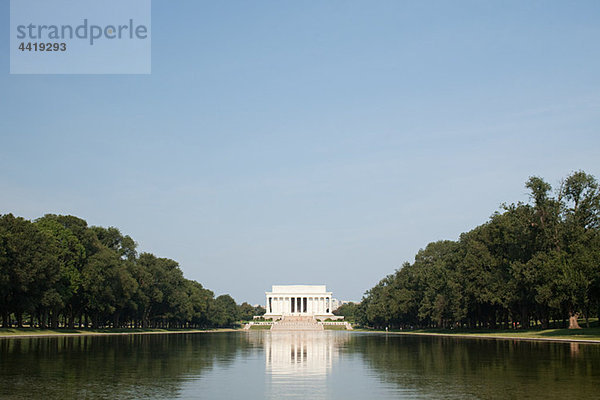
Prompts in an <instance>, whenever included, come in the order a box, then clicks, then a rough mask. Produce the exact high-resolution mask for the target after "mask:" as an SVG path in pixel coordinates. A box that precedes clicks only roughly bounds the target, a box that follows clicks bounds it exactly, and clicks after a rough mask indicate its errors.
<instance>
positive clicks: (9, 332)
mask: <svg viewBox="0 0 600 400" xmlns="http://www.w3.org/2000/svg"><path fill="white" fill-rule="evenodd" d="M236 330H237V329H224V328H220V329H205V330H201V329H142V328H139V329H37V328H0V338H3V337H4V338H11V337H46V336H78V335H79V336H83V335H144V334H165V333H207V332H233V331H236Z"/></svg>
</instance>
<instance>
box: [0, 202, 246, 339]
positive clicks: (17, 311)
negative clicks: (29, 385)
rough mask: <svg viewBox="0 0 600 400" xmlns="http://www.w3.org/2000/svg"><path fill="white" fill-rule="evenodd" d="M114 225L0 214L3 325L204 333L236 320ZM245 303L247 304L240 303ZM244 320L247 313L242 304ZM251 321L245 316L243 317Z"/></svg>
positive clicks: (222, 300) (230, 304)
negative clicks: (195, 330) (139, 250)
mask: <svg viewBox="0 0 600 400" xmlns="http://www.w3.org/2000/svg"><path fill="white" fill-rule="evenodd" d="M136 247H137V244H136V243H135V241H134V240H133V239H132V238H131V237H129V236H126V235H125V236H124V235H122V234H121V232H120V231H119V230H118V229H117V228H114V227H109V228H102V227H88V225H87V223H86V222H85V221H84V220H82V219H80V218H77V217H73V216H64V215H53V214H47V215H45V216H44V217H42V218H39V219H38V220H36V221H35V222H30V221H27V220H25V219H23V218H17V217H14V216H13V215H11V214H7V215H0V315H1V317H2V324H3V326H4V327H8V326H12V325H15V323H16V325H17V326H22V325H23V322H24V317H29V318H28V321H26V322H29V325H31V326H36V325H37V326H39V327H42V328H44V327H47V326H51V327H53V328H56V327H59V326H64V327H69V328H73V327H75V325H76V324H77V325H78V326H79V327H84V326H85V327H88V326H90V325H91V326H92V327H94V328H103V327H113V328H122V327H144V328H152V327H158V328H205V327H215V326H232V325H233V324H234V322H235V321H236V320H237V318H238V316H239V315H240V311H239V310H238V306H237V305H236V304H235V301H234V300H233V299H232V298H231V297H230V296H228V295H224V296H219V297H218V298H216V299H215V298H214V294H213V292H211V291H210V290H207V289H204V288H203V287H202V285H201V284H199V283H198V282H195V281H191V280H188V279H185V278H184V276H183V272H182V271H181V269H180V268H179V264H178V263H177V262H176V261H173V260H170V259H167V258H158V257H156V256H154V255H152V254H149V253H142V254H141V255H139V256H138V254H137V251H136ZM244 304H246V305H247V303H244ZM240 308H241V309H243V310H245V312H246V314H245V315H246V316H247V315H250V314H253V313H254V311H257V310H255V309H254V307H252V306H250V308H251V309H252V312H250V311H249V310H247V307H245V306H244V305H242V306H240ZM250 318H252V315H250Z"/></svg>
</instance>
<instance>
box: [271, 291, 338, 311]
mask: <svg viewBox="0 0 600 400" xmlns="http://www.w3.org/2000/svg"><path fill="white" fill-rule="evenodd" d="M265 295H266V307H265V308H266V310H267V313H266V314H265V315H264V317H265V318H275V319H276V318H281V317H284V316H286V315H295V316H313V317H315V318H318V319H323V318H331V317H332V316H333V314H332V313H331V311H332V305H333V302H332V295H331V292H328V291H327V287H326V285H273V287H272V289H271V291H270V292H265Z"/></svg>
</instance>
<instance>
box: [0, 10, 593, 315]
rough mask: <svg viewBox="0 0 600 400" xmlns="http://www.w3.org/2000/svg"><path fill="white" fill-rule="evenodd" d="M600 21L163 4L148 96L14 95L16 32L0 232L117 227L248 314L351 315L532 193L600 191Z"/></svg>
mask: <svg viewBox="0 0 600 400" xmlns="http://www.w3.org/2000/svg"><path fill="white" fill-rule="evenodd" d="M523 3H525V4H523ZM8 11H9V7H8V1H3V2H2V6H1V8H0V25H2V26H8V22H9V15H8ZM598 21H600V3H599V2H597V1H589V2H587V1H577V2H558V1H532V2H520V1H504V2H479V1H473V2H445V1H444V2H433V1H432V2H399V1H376V2H367V1H326V2H308V1H301V2H275V1H255V2H245V1H226V2H218V3H217V2H205V1H179V2H172V1H166V0H164V1H163V0H154V1H153V4H152V74H151V75H147V76H144V75H139V76H134V75H132V76H127V75H117V76H114V75H91V76H85V75H73V76H68V75H67V76H58V75H56V76H54V75H39V76H25V75H23V76H19V75H9V73H8V71H9V52H8V43H9V39H8V32H7V30H6V29H5V30H3V37H4V39H3V40H2V41H0V65H1V66H2V71H3V72H2V73H0V135H1V136H0V137H1V142H0V143H1V145H0V213H7V212H12V213H14V214H17V215H21V216H24V217H26V218H37V217H40V216H42V215H43V214H45V213H49V212H51V213H62V214H73V215H77V216H79V217H82V218H84V219H86V220H87V221H88V222H89V223H90V224H93V225H101V226H116V227H118V228H120V229H121V231H122V232H123V233H125V234H129V235H131V236H132V237H133V238H134V239H135V240H136V241H137V242H138V243H139V250H140V251H150V252H153V253H155V254H156V255H158V256H162V257H170V258H173V259H175V260H177V261H179V262H180V264H181V267H182V269H183V271H184V274H185V275H186V276H187V277H188V278H191V279H195V280H197V281H199V282H201V283H202V284H203V285H204V286H205V287H208V288H210V289H211V290H213V291H215V292H216V293H217V294H221V293H229V294H231V295H232V296H233V297H234V298H235V299H236V300H237V301H238V302H242V301H249V302H251V303H259V302H263V301H264V298H263V297H264V291H265V290H269V289H270V286H271V285H272V284H301V283H304V284H311V283H314V284H327V285H328V287H329V288H330V289H331V290H333V291H334V295H335V296H336V297H338V298H341V299H354V300H360V298H361V296H362V294H363V293H364V291H365V290H367V289H369V288H371V287H372V286H373V285H374V284H375V283H377V282H378V281H379V280H380V279H381V278H382V277H384V276H385V275H386V274H389V273H392V272H393V271H394V270H395V269H396V268H398V267H399V266H400V265H401V264H402V262H404V261H411V260H412V259H413V257H414V255H415V253H416V252H417V251H418V250H419V248H422V247H424V246H425V245H426V244H427V243H428V242H431V241H436V240H440V239H457V237H458V235H459V234H460V233H461V232H464V231H467V230H469V229H471V228H473V227H475V226H476V225H479V224H481V223H483V222H485V220H486V219H487V218H488V217H489V215H491V214H492V213H493V212H494V211H495V210H497V209H498V208H499V206H500V204H501V203H503V202H516V201H526V200H527V192H526V190H525V188H524V182H525V180H526V179H527V178H528V177H529V176H531V175H539V176H542V177H544V178H546V179H547V180H548V181H549V182H550V183H552V184H555V185H556V184H557V182H558V181H559V180H560V179H561V178H563V177H565V176H566V175H568V174H569V173H570V172H572V171H574V170H578V169H583V170H585V171H586V172H588V173H591V174H593V175H595V176H596V177H597V178H600V164H599V162H598V160H599V159H600V157H599V156H600V150H599V149H600V146H599V145H600V132H599V131H598V127H599V126H600V74H599V72H598V71H600V57H599V50H600V47H599V46H598V43H599V42H600V23H599V22H598ZM107 62H109V60H107Z"/></svg>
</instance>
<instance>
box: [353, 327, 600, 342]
mask: <svg viewBox="0 0 600 400" xmlns="http://www.w3.org/2000/svg"><path fill="white" fill-rule="evenodd" d="M356 331H358V332H377V333H386V331H385V330H373V329H356ZM387 333H388V334H394V335H422V336H444V337H457V338H473V339H512V340H541V341H560V342H563V341H572V342H589V343H598V344H600V328H596V327H594V328H582V329H544V330H539V329H538V330H534V329H529V330H466V329H461V330H448V329H413V330H396V329H394V330H389V331H387Z"/></svg>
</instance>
